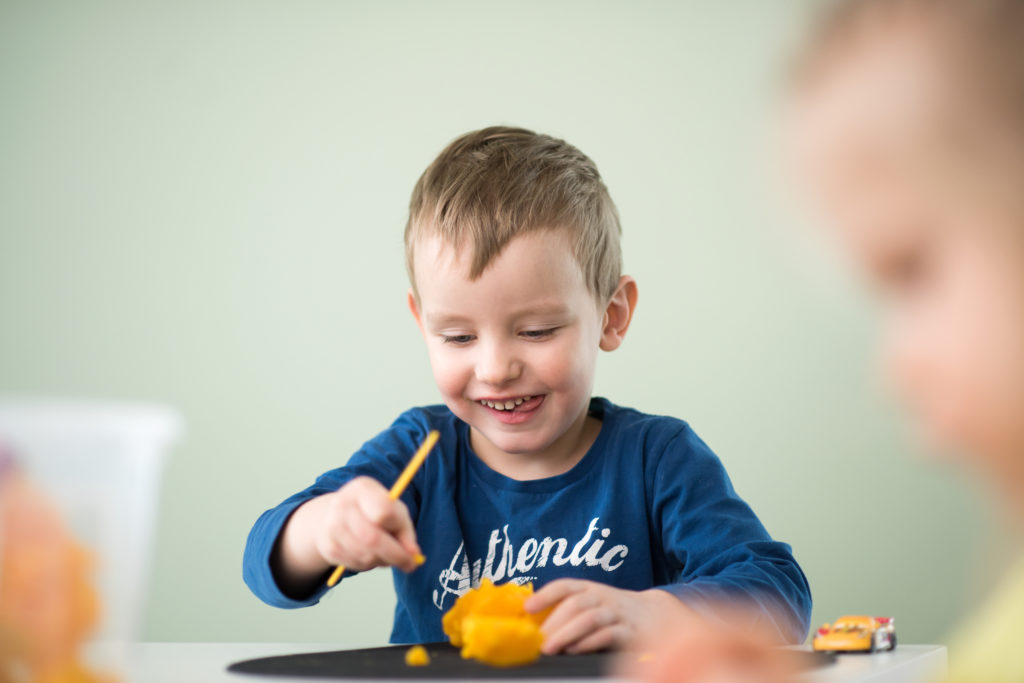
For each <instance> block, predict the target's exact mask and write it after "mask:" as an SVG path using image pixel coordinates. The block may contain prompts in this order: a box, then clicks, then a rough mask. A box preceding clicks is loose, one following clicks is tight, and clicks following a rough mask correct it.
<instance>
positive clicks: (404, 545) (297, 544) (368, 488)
mask: <svg viewBox="0 0 1024 683" xmlns="http://www.w3.org/2000/svg"><path fill="white" fill-rule="evenodd" d="M419 553H420V547H419V544H418V543H417V542H416V529H415V527H414V526H413V523H412V519H411V518H410V517H409V510H408V509H407V508H406V507H405V503H403V502H402V501H400V500H391V498H390V497H389V496H388V490H387V489H385V488H384V487H383V486H382V485H381V484H380V483H379V482H378V481H376V480H374V479H371V478H369V477H358V478H356V479H353V480H352V481H350V482H348V483H347V484H345V485H344V486H342V487H341V488H340V489H338V490H337V491H335V492H334V493H327V494H324V495H322V496H318V497H316V498H314V499H312V500H310V501H307V502H306V503H303V504H302V505H301V506H300V507H299V508H298V509H296V510H295V512H294V513H293V514H292V517H291V519H289V520H288V524H287V525H286V526H285V529H284V532H283V533H282V536H281V540H280V542H279V544H278V548H277V550H276V552H275V558H274V573H275V576H276V578H277V580H278V582H279V583H280V584H281V586H282V588H283V589H284V590H285V592H286V593H289V594H291V595H294V596H301V595H304V594H306V593H308V592H309V591H310V590H311V585H310V581H312V580H314V579H319V578H320V576H321V575H322V574H323V572H324V571H326V570H327V569H328V568H329V567H335V566H338V565H345V568H346V569H351V570H353V571H366V570H367V569H373V568H374V567H385V566H389V567H397V568H398V569H401V570H402V571H406V572H410V571H412V570H414V569H416V567H417V566H418V565H417V562H416V557H417V555H419Z"/></svg>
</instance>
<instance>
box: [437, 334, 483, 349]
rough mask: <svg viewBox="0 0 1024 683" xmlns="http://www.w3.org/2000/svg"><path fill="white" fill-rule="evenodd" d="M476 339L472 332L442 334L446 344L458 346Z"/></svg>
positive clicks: (442, 339)
mask: <svg viewBox="0 0 1024 683" xmlns="http://www.w3.org/2000/svg"><path fill="white" fill-rule="evenodd" d="M474 339H475V337H474V336H473V335H471V334H452V335H447V334H442V335H441V341H442V342H444V343H445V344H455V345H456V346H464V345H466V344H468V343H470V342H471V341H473V340H474Z"/></svg>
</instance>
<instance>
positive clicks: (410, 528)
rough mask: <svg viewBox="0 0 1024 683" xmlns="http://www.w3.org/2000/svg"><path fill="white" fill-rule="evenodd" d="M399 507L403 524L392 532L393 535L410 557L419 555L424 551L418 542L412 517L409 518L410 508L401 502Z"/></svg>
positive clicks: (398, 502) (398, 503)
mask: <svg viewBox="0 0 1024 683" xmlns="http://www.w3.org/2000/svg"><path fill="white" fill-rule="evenodd" d="M397 505H398V508H399V514H400V521H401V524H399V525H398V528H397V529H394V530H392V535H393V536H394V537H395V538H396V539H398V542H399V543H401V544H402V547H403V548H405V550H406V552H408V553H409V554H410V555H412V556H416V555H419V554H420V553H421V552H422V551H421V550H420V544H419V542H418V541H417V540H416V527H415V526H414V525H413V523H412V517H410V516H409V508H407V507H406V506H405V503H403V502H401V501H397Z"/></svg>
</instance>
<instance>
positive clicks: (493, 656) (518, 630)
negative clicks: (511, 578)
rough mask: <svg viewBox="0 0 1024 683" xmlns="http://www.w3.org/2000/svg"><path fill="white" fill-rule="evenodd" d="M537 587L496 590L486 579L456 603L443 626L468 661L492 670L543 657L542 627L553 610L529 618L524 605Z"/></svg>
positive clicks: (502, 586)
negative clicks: (471, 660)
mask: <svg viewBox="0 0 1024 683" xmlns="http://www.w3.org/2000/svg"><path fill="white" fill-rule="evenodd" d="M531 594H533V586H532V585H531V584H527V585H525V586H519V585H516V584H513V583H506V584H504V585H501V586H495V585H494V584H493V583H492V582H491V581H490V580H489V579H484V580H483V581H482V582H481V583H480V587H479V588H476V589H471V590H469V591H468V592H466V593H465V594H464V595H462V596H461V597H459V599H458V600H456V601H455V604H454V605H453V606H452V608H451V609H450V610H448V613H447V614H445V615H444V619H443V621H442V622H441V625H442V627H443V628H444V632H445V635H447V636H448V638H450V639H451V641H452V645H455V646H456V647H460V648H462V657H463V658H464V659H471V658H472V659H476V660H478V661H481V662H484V663H485V664H490V665H491V666H520V665H523V664H529V663H530V662H533V661H535V660H536V659H537V658H538V657H540V647H541V645H542V644H543V642H544V634H543V633H541V630H540V626H541V624H543V623H544V619H546V618H547V615H548V613H549V612H550V610H545V611H544V612H539V613H537V614H527V613H526V610H525V609H524V608H523V603H524V602H526V599H527V598H528V597H530V595H531Z"/></svg>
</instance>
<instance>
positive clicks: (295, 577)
mask: <svg viewBox="0 0 1024 683" xmlns="http://www.w3.org/2000/svg"><path fill="white" fill-rule="evenodd" d="M327 504H328V500H327V498H326V496H317V497H316V498H312V499H310V500H308V501H306V502H305V503H303V504H302V505H300V506H299V507H298V508H296V509H295V512H293V513H292V515H291V517H289V518H288V522H287V523H286V524H285V526H284V528H283V529H282V530H281V534H280V535H279V536H278V539H277V542H276V543H275V544H274V550H273V553H272V555H271V558H270V567H271V571H272V572H273V574H274V580H275V581H276V582H277V584H278V586H280V588H281V591H282V592H283V593H285V594H286V595H289V596H291V597H294V598H298V599H301V598H303V597H305V596H308V595H310V594H311V593H313V591H315V590H316V588H317V584H318V583H319V582H320V581H321V580H322V578H323V575H324V574H325V573H326V572H327V571H328V570H329V569H330V568H331V565H330V564H329V563H328V562H327V561H326V560H324V558H323V556H322V555H321V553H320V551H319V550H318V549H317V545H316V540H315V537H314V533H315V530H316V525H317V523H318V521H319V520H322V519H323V518H324V507H325V506H326V505H327Z"/></svg>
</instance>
